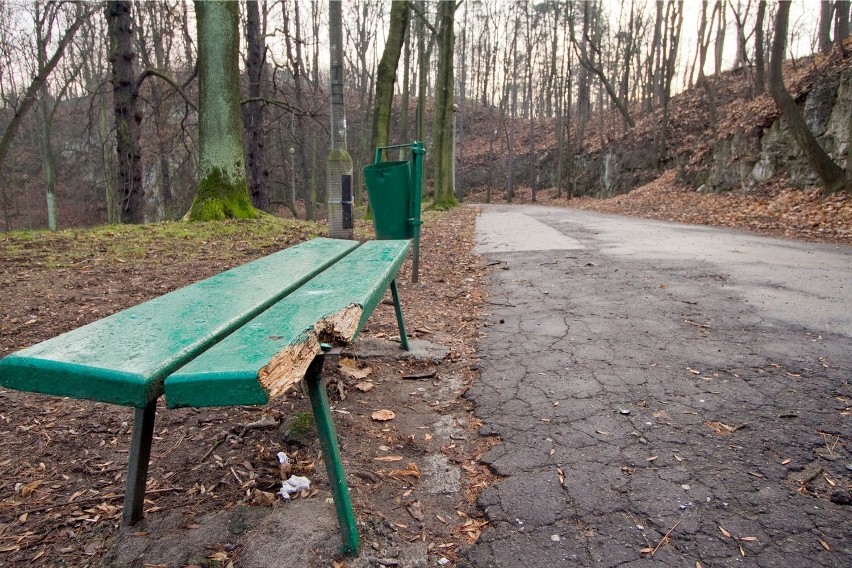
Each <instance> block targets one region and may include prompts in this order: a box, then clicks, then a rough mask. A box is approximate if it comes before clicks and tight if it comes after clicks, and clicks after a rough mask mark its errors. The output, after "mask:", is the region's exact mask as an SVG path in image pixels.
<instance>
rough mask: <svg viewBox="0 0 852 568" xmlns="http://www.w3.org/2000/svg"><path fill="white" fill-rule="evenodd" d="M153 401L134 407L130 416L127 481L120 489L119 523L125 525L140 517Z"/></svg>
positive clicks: (151, 431) (151, 430) (153, 406)
mask: <svg viewBox="0 0 852 568" xmlns="http://www.w3.org/2000/svg"><path fill="white" fill-rule="evenodd" d="M156 412H157V401H156V400H152V401H151V402H149V403H148V405H147V406H146V407H145V408H136V409H135V410H134V416H133V436H132V438H131V439H130V458H129V459H128V464H127V484H126V486H125V489H124V507H123V508H122V510H121V525H122V526H125V527H129V526H131V525H134V524H136V522H137V521H140V520H141V519H142V516H143V507H144V501H145V482H146V481H147V479H148V462H149V461H150V460H151V440H152V439H153V437H154V416H155V414H156Z"/></svg>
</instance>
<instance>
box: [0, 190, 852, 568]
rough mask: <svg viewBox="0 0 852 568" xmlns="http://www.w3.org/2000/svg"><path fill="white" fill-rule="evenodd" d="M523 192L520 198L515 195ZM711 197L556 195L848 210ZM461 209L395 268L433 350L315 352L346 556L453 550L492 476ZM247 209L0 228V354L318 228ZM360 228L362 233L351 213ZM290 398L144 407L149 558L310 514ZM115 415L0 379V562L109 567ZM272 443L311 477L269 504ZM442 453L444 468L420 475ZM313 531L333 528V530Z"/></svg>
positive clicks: (818, 236) (828, 227)
mask: <svg viewBox="0 0 852 568" xmlns="http://www.w3.org/2000/svg"><path fill="white" fill-rule="evenodd" d="M520 193H521V196H520V199H518V201H525V200H526V199H525V197H524V192H523V191H521V192H520ZM546 195H547V194H546V193H545V194H544V195H540V197H545V196H546ZM723 199H729V200H730V199H734V198H721V197H716V196H701V197H698V196H695V195H694V192H691V193H687V192H684V191H683V189H682V188H678V187H669V186H667V187H662V186H661V185H659V184H658V185H654V186H651V187H646V188H644V190H641V191H640V190H637V192H634V193H633V194H631V195H630V196H620V197H617V198H614V199H610V200H604V201H600V202H594V203H592V202H591V200H588V199H584V200H575V201H572V202H571V205H572V206H581V207H589V208H595V209H598V210H602V211H606V212H611V213H622V214H633V215H639V216H645V215H647V216H660V215H662V216H664V218H666V219H671V220H680V221H686V222H707V223H710V224H721V225H727V226H734V227H738V228H742V229H752V230H758V231H760V232H764V233H768V234H773V235H778V236H786V237H788V238H791V237H792V238H806V239H809V240H826V241H830V242H839V243H849V242H850V240H849V239H850V235H852V222H850V219H849V215H850V207H852V205H850V202H849V200H848V199H847V198H845V197H838V198H836V199H834V200H818V199H813V196H808V195H807V194H804V195H795V196H791V195H790V194H789V193H787V192H785V191H784V190H779V192H778V193H776V194H774V195H770V196H767V198H766V199H765V200H763V201H758V202H757V203H756V204H753V205H751V207H752V209H750V210H749V209H748V208H746V206H745V201H744V198H743V199H740V198H739V197H737V198H736V200H737V202H736V203H733V202H725V201H723ZM547 201H552V203H550V204H551V205H555V206H565V205H567V203H563V202H561V201H560V200H556V199H548V200H547ZM563 201H564V200H563ZM740 201H742V203H740ZM702 203H703V205H702ZM475 215H476V210H475V209H474V208H469V207H464V208H459V209H457V210H454V211H452V212H449V213H442V214H432V215H429V216H428V218H427V222H426V225H425V226H424V232H423V241H422V244H423V248H422V251H423V252H422V264H421V275H420V276H421V278H420V283H418V284H412V283H411V282H410V266H408V265H406V266H405V267H404V268H403V271H402V273H401V278H400V290H401V296H402V301H403V310H404V313H405V319H406V325H407V330H408V332H409V335H410V336H411V337H413V338H416V339H421V340H426V341H429V342H431V343H432V344H435V345H439V346H444V347H446V349H447V350H448V354H447V356H446V357H444V358H442V359H440V360H439V361H428V360H427V361H411V360H398V359H395V358H390V359H380V358H374V357H368V358H352V359H351V360H350V361H349V363H348V364H347V363H344V364H343V365H342V368H344V369H343V370H341V368H336V366H335V365H330V366H328V367H327V376H328V377H329V380H330V394H331V396H332V403H333V405H334V407H335V409H336V410H337V412H336V413H335V418H336V421H337V428H338V434H339V437H340V440H341V447H342V454H343V456H344V460H345V462H346V468H347V471H348V473H349V482H350V486H351V488H352V497H353V501H354V507H355V511H356V515H357V517H358V520H359V523H361V531H362V537H363V539H362V543H363V546H362V549H363V552H362V555H361V557H362V560H363V559H364V558H367V557H369V558H371V559H372V560H371V561H370V562H372V564H365V565H378V566H381V565H386V566H405V565H408V564H406V561H405V560H400V558H401V556H400V555H401V554H402V553H403V552H402V551H403V550H404V549H409V550H410V549H412V547H415V546H419V547H420V548H419V549H418V550H420V552H421V555H420V556H421V558H422V559H428V561H429V563H430V564H432V565H434V564H435V563H436V562H439V561H442V559H447V564H448V565H453V564H454V563H455V559H456V558H457V556H458V553H459V551H460V550H462V549H464V548H465V547H466V546H467V545H468V544H470V543H472V542H473V541H475V540H476V539H477V538H478V536H479V535H480V533H481V531H482V530H483V529H484V527H485V521H484V520H483V518H482V516H481V514H480V513H479V512H478V510H477V509H476V506H475V502H476V495H478V493H479V492H480V491H481V490H482V489H483V488H485V487H487V486H489V485H492V484H494V483H495V482H496V481H497V478H496V477H495V476H494V475H493V474H492V473H491V471H490V470H489V469H488V468H487V467H486V466H484V465H482V464H480V463H479V461H478V457H479V456H480V455H481V454H482V453H483V452H485V451H486V450H487V449H488V448H489V447H491V446H492V445H493V444H494V443H495V442H496V439H495V438H489V437H480V436H479V435H478V432H477V431H478V425H479V424H478V422H477V420H476V419H475V418H473V415H472V414H471V412H470V411H471V408H470V403H469V401H467V400H466V399H465V398H464V397H462V394H463V393H464V392H465V391H466V389H467V388H468V386H469V385H470V384H471V383H472V382H473V381H475V380H476V378H477V375H478V364H477V359H476V348H477V340H478V337H479V334H480V326H481V317H480V316H481V315H482V314H483V310H484V306H485V305H486V299H485V296H484V291H483V288H482V276H483V271H484V270H485V267H484V266H483V265H482V263H481V262H480V260H479V259H478V258H476V257H474V256H473V255H472V254H471V253H470V250H471V245H472V240H473V229H474V218H475ZM252 223H254V222H248V223H244V224H240V223H233V224H228V225H223V226H222V225H217V226H213V227H204V226H203V225H202V226H196V227H194V228H193V229H192V231H191V232H190V231H188V230H187V229H185V228H184V227H185V225H181V224H174V228H173V229H171V230H172V235H171V236H170V237H169V238H158V237H156V236H151V235H149V233H150V232H152V231H155V230H156V229H153V228H150V227H148V226H142V227H132V228H125V227H121V228H115V227H108V228H105V229H99V230H96V233H90V232H87V231H68V232H61V233H58V234H56V235H50V234H48V233H33V234H21V233H16V234H12V235H4V236H2V237H0V300H2V301H0V355H5V354H7V353H10V352H12V351H14V350H16V349H20V348H22V347H25V346H27V345H31V344H33V343H36V342H38V341H41V340H44V339H47V338H49V337H52V336H55V335H57V334H59V333H61V332H64V331H67V330H70V329H74V328H76V327H79V326H80V325H83V324H85V323H87V322H90V321H94V320H96V319H98V318H101V317H104V316H106V315H108V314H110V313H113V312H115V311H117V310H120V309H122V308H125V307H128V306H131V305H134V304H137V303H139V302H141V301H144V300H146V299H149V298H151V297H154V296H157V295H160V294H162V293H165V292H167V291H169V290H173V289H175V288H178V287H180V286H183V285H186V284H188V283H190V282H193V281H196V280H198V279H201V278H204V277H207V276H210V275H212V274H215V273H217V272H221V271H222V270H225V269H227V268H230V267H232V266H235V265H238V264H241V263H244V262H246V261H248V260H251V259H253V258H257V257H260V256H263V255H266V254H269V253H271V252H273V251H275V250H279V249H281V248H284V247H286V246H289V245H291V244H295V243H296V242H299V241H301V240H305V239H307V238H310V237H311V236H313V235H316V234H323V228H322V226H320V225H310V224H304V225H299V226H297V227H295V228H288V229H287V230H282V229H281V228H280V227H279V226H278V225H274V226H273V230H270V228H269V226H265V225H264V223H263V222H258V223H257V224H252ZM205 231H206V233H205ZM202 233H204V234H206V236H204V235H202V236H199V234H202ZM359 234H360V235H361V236H366V234H367V229H366V226H361V227H360V228H359ZM397 334H398V331H397V328H396V323H395V318H394V313H393V307H392V305H391V304H390V302H389V299H386V300H385V302H384V303H383V304H382V305H380V306H379V307H378V309H377V311H376V313H375V314H374V316H373V317H372V318H371V320H370V321H369V322H368V324H367V327H366V328H365V330H364V332H363V334H362V337H363V338H365V339H368V340H369V341H371V342H377V343H379V344H384V345H387V344H389V343H392V342H393V341H394V339H397V338H395V337H394V336H396V335H397ZM365 367H369V372H368V371H367V370H366V369H365ZM364 383H369V385H365V384H364ZM358 385H360V386H358ZM382 409H386V410H392V411H393V412H394V414H395V417H394V418H393V419H392V420H390V421H386V422H379V421H376V420H373V419H372V414H373V412H375V411H377V410H382ZM305 412H309V403H308V400H307V397H306V396H305V395H303V394H302V393H301V392H299V391H295V392H290V393H288V395H287V396H286V397H284V398H281V399H278V400H276V401H274V403H272V404H270V405H268V406H267V407H265V408H252V407H239V408H226V409H206V410H198V409H182V410H166V409H161V411H160V412H158V415H157V424H156V430H155V441H154V448H153V457H152V463H151V471H150V474H149V486H148V494H147V501H146V505H145V510H146V514H147V515H148V516H147V519H146V525H144V526H143V527H142V528H140V529H139V530H138V531H137V533H136V535H135V536H136V537H138V538H137V540H138V541H140V542H145V541H146V537H148V536H149V531H156V530H157V529H158V528H163V527H166V528H168V527H171V528H174V529H175V530H179V531H182V533H185V534H186V535H187V538H188V539H190V538H195V539H196V540H195V541H193V543H194V544H193V545H192V546H191V545H190V544H191V543H190V542H187V547H186V548H187V550H186V554H185V558H180V559H177V558H175V559H174V561H173V562H166V563H159V564H148V566H152V567H153V566H210V567H215V566H221V567H227V566H229V565H233V566H240V565H241V564H242V563H243V562H242V560H247V559H248V555H249V554H250V553H251V552H252V551H249V550H244V549H243V548H241V546H240V544H239V539H237V538H236V537H235V538H234V539H233V541H231V540H227V539H225V540H222V539H218V540H217V538H219V537H218V536H216V535H214V536H210V535H207V536H209V538H207V536H205V534H203V531H204V527H206V526H208V524H209V518H210V515H211V514H215V513H216V512H224V513H226V514H227V515H229V516H228V521H227V522H228V523H229V525H228V526H229V529H228V530H230V531H231V532H232V533H233V531H234V530H235V529H234V528H233V526H232V525H234V524H236V525H238V526H243V525H244V524H245V523H247V522H248V521H245V523H244V517H245V516H246V515H249V516H250V515H253V514H256V511H257V510H258V508H259V507H260V508H262V507H271V510H272V511H273V512H274V511H277V510H282V511H286V508H287V507H290V508H292V509H294V510H295V509H296V508H298V510H299V511H302V515H303V516H304V515H308V517H309V516H310V511H311V510H315V509H316V508H318V507H324V508H328V507H329V506H330V505H329V504H328V502H327V501H326V499H327V497H328V496H329V492H328V485H327V480H326V477H325V472H324V467H323V465H322V463H321V460H320V459H319V448H318V445H317V443H316V442H315V441H313V438H311V437H310V436H309V437H308V439H307V443H306V444H305V445H299V443H297V442H288V441H285V439H284V437H283V432H284V431H285V430H286V426H285V423H286V422H287V419H288V417H293V416H299V415H300V413H305ZM131 421H132V413H131V411H130V410H129V409H126V408H121V407H115V406H111V405H105V404H98V403H91V402H87V401H77V400H71V399H60V398H55V397H47V396H41V395H34V394H28V393H19V392H15V391H10V390H2V389H0V424H2V425H3V431H4V433H5V434H6V435H5V436H3V437H2V439H0V565H3V566H97V565H114V564H111V559H112V558H114V557H113V556H108V555H109V554H110V553H111V551H110V548H111V546H112V545H113V543H114V542H115V539H116V536H117V535H118V523H119V516H120V512H121V502H122V496H123V491H124V473H125V471H126V462H127V449H128V446H129V438H130V426H131ZM279 451H285V452H287V453H288V454H289V455H290V456H291V457H292V458H293V459H294V460H295V467H294V473H297V474H305V475H307V476H308V477H309V478H310V479H311V480H312V482H313V489H312V490H311V491H310V492H308V493H307V494H305V495H302V496H300V497H299V498H298V499H296V500H295V501H294V502H292V503H289V504H288V503H284V502H282V501H280V500H276V499H274V493H275V492H276V491H277V488H278V486H279V485H280V472H279V469H278V464H277V459H276V454H277V453H278V452H279ZM442 467H443V468H444V469H445V470H446V472H447V474H448V475H447V476H446V478H445V479H437V477H438V476H434V475H432V476H429V475H426V472H427V471H430V470H431V471H433V472H434V471H437V470H440V469H441V468H442ZM251 511H255V513H252V512H251ZM158 525H162V527H159V526H158ZM163 530H165V529H163ZM275 530H280V527H275ZM326 530H329V531H330V534H335V535H336V527H333V526H332V527H330V528H329V527H326ZM234 534H236V533H234ZM130 536H134V535H130ZM205 538H206V540H205ZM193 546H195V547H194V548H193ZM311 546H313V544H311ZM199 547H200V548H199ZM336 548H337V543H336V542H334V543H328V542H326V543H318V544H317V545H316V549H315V550H313V551H312V553H311V555H310V564H308V563H306V565H315V566H329V565H332V566H337V567H340V566H354V564H353V563H352V562H351V561H345V562H343V561H342V559H340V558H339V557H338V556H336V554H335V552H334V551H335V549H336ZM112 552H114V551H112ZM140 565H141V564H140Z"/></svg>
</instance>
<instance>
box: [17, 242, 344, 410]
mask: <svg viewBox="0 0 852 568" xmlns="http://www.w3.org/2000/svg"><path fill="white" fill-rule="evenodd" d="M357 246H358V243H357V242H355V241H343V240H337V239H326V238H317V239H312V240H310V241H307V242H304V243H301V244H299V245H296V246H294V247H290V248H287V249H284V250H282V251H280V252H277V253H274V254H272V255H269V256H267V257H264V258H261V259H259V260H255V261H253V262H250V263H247V264H244V265H242V266H239V267H237V268H234V269H232V270H228V271H227V272H223V273H220V274H217V275H216V276H213V277H211V278H208V279H206V280H202V281H200V282H196V283H194V284H191V285H189V286H186V287H184V288H181V289H179V290H175V291H173V292H170V293H169V294H165V295H163V296H160V297H159V298H155V299H153V300H149V301H147V302H145V303H142V304H139V305H137V306H134V307H131V308H128V309H126V310H123V311H121V312H118V313H115V314H113V315H111V316H109V317H106V318H104V319H101V320H99V321H96V322H93V323H90V324H88V325H86V326H83V327H81V328H78V329H76V330H73V331H70V332H68V333H65V334H62V335H59V336H57V337H55V338H53V339H50V340H47V341H44V342H42V343H39V344H37V345H34V346H32V347H29V348H26V349H24V350H22V351H19V352H17V353H13V354H11V355H9V356H7V357H5V358H3V359H2V360H0V384H2V385H3V386H5V387H9V388H13V389H16V390H22V391H30V392H39V393H45V394H53V395H60V396H70V397H73V398H83V399H89V400H96V401H101V402H108V403H113V404H119V405H124V406H133V407H136V408H144V407H145V406H146V405H147V403H149V402H151V401H153V400H156V399H157V397H159V396H160V395H161V394H162V392H163V384H162V383H163V380H164V379H165V377H166V376H168V375H169V374H170V373H171V372H172V371H174V370H175V369H177V368H179V367H180V366H181V365H184V364H185V363H186V362H187V361H189V360H191V359H192V358H193V357H196V356H197V355H198V354H199V353H201V352H203V351H204V350H205V349H207V348H209V347H210V346H211V345H212V344H214V343H215V342H216V341H219V340H220V339H221V338H222V337H225V336H226V335H227V334H229V333H231V332H232V331H233V330H235V329H237V328H239V327H240V326H242V325H244V324H245V323H246V322H247V321H249V320H250V319H251V318H252V317H254V316H255V315H257V314H258V313H260V312H261V311H263V310H264V309H266V308H267V307H268V306H270V305H272V304H273V303H275V302H276V301H278V300H280V299H281V298H282V297H284V296H285V295H286V294H288V293H290V292H291V291H293V290H295V289H297V288H298V287H299V286H301V285H302V284H304V283H305V282H307V281H308V280H309V279H310V278H312V277H313V276H314V275H315V274H317V273H318V272H320V271H322V270H324V269H325V268H327V267H328V266H329V265H331V264H333V263H335V262H336V261H338V260H339V259H340V258H342V257H344V256H345V255H347V254H348V253H350V252H351V251H352V250H353V249H355V248H356V247H357Z"/></svg>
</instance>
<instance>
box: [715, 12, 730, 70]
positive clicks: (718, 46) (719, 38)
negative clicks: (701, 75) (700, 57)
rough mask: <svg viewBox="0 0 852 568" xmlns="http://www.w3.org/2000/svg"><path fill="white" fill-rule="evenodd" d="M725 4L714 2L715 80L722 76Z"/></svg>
mask: <svg viewBox="0 0 852 568" xmlns="http://www.w3.org/2000/svg"><path fill="white" fill-rule="evenodd" d="M727 6H728V5H727V4H726V3H725V1H724V0H716V17H717V18H718V20H717V21H716V41H715V42H714V48H715V49H714V51H715V53H714V55H715V58H714V63H715V66H714V72H713V75H714V76H715V77H716V79H718V78H719V76H720V75H721V74H722V54H723V53H724V50H725V32H726V30H727V27H728V18H727V15H726V11H727Z"/></svg>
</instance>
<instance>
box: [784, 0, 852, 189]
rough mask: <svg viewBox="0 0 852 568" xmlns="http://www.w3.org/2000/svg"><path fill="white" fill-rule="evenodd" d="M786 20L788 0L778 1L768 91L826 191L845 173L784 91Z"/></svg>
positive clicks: (842, 180) (838, 183)
mask: <svg viewBox="0 0 852 568" xmlns="http://www.w3.org/2000/svg"><path fill="white" fill-rule="evenodd" d="M789 19H790V1H789V0H780V1H779V2H778V13H777V14H776V16H775V37H774V38H773V41H772V52H771V56H770V60H769V92H770V93H771V94H772V98H773V99H774V100H775V104H777V105H778V108H779V109H781V113H782V114H783V116H784V120H786V121H787V126H788V128H789V129H790V133H791V134H792V135H793V138H795V140H796V143H797V144H798V145H799V148H800V149H801V150H802V153H803V154H804V155H805V157H806V158H807V159H808V162H810V164H811V166H812V167H813V168H814V171H816V173H817V175H819V177H820V179H821V180H822V186H823V193H824V194H830V193H833V192H835V191H838V190H840V189H842V188H843V187H844V186H845V183H846V179H845V177H846V176H845V174H844V172H843V170H842V169H840V167H839V166H838V165H837V164H835V163H834V162H833V161H832V159H831V158H830V157H829V156H828V154H826V153H825V150H823V149H822V147H821V146H820V145H819V142H817V140H816V138H815V137H814V135H813V133H812V132H811V131H810V129H809V128H808V125H807V123H806V122H805V119H804V118H803V117H802V113H801V112H800V111H799V107H798V106H797V105H796V101H795V100H794V99H793V97H792V96H791V95H790V93H789V92H788V91H787V87H786V86H785V85H784V77H783V75H782V64H783V62H784V55H785V54H786V52H787V26H788V22H789Z"/></svg>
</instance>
